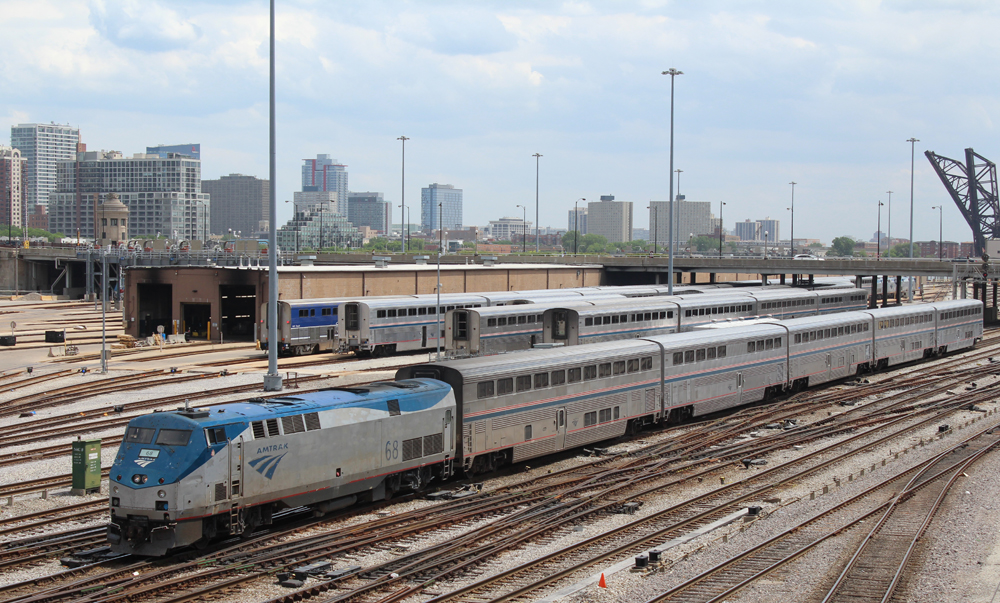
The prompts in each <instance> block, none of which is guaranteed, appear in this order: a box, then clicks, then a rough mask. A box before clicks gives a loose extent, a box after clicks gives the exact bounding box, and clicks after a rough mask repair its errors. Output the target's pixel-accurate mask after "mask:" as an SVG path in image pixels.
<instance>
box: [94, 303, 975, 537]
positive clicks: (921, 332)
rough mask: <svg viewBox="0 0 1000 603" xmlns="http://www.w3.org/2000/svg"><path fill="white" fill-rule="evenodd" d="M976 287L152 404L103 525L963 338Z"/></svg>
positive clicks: (486, 454) (382, 489) (482, 465)
mask: <svg viewBox="0 0 1000 603" xmlns="http://www.w3.org/2000/svg"><path fill="white" fill-rule="evenodd" d="M982 312H983V305H982V303H980V302H979V301H976V300H957V301H950V302H943V303H935V304H917V305H912V306H906V307H893V308H884V309H875V310H865V311H859V312H842V313H837V314H828V315H819V316H809V317H804V318H795V319H791V320H786V321H776V322H774V323H772V324H755V325H738V326H733V327H731V328H719V329H711V330H702V331H691V332H686V333H674V334H670V335H658V336H651V337H644V338H641V339H633V340H626V341H613V342H603V343H595V344H592V345H586V346H571V347H561V348H554V349H550V350H529V351H525V352H521V353H518V354H506V355H500V356H491V357H485V358H470V359H462V360H451V361H442V362H436V363H428V364H423V365H416V366H411V367H406V368H402V369H400V370H399V371H397V373H396V381H394V382H385V383H373V384H371V385H368V386H364V387H356V388H335V389H329V390H323V391H320V392H315V393H310V394H301V395H288V396H282V397H277V398H270V399H258V400H254V401H251V402H247V403H235V404H223V405H217V406H211V407H207V408H198V409H178V410H177V411H172V412H155V413H152V414H149V415H145V416H142V417H137V418H135V419H132V421H130V422H129V426H128V429H127V432H126V436H125V439H124V441H123V442H122V445H121V447H120V449H119V451H118V455H117V457H116V458H115V462H114V465H113V467H112V469H111V477H110V482H111V492H110V496H111V509H110V510H111V523H110V524H109V526H108V540H109V542H110V544H111V547H112V550H114V551H116V552H120V553H137V554H142V555H163V554H165V553H166V552H167V551H168V550H169V549H171V548H175V547H181V546H187V545H192V544H193V545H196V546H198V545H201V544H205V543H207V542H209V541H210V540H211V539H212V538H213V537H214V536H217V535H237V534H249V533H250V532H251V531H252V530H253V528H254V527H255V526H257V525H261V524H267V523H269V522H270V521H271V519H272V516H273V514H274V512H275V510H278V509H282V508H288V507H298V506H303V505H307V506H310V507H312V508H313V509H314V510H315V511H316V512H317V513H324V512H327V511H331V510H334V509H338V508H341V507H344V506H347V505H351V504H354V503H355V502H358V501H368V500H378V499H385V498H388V497H390V496H391V495H392V494H393V493H394V492H397V491H400V490H419V489H421V488H422V487H423V486H424V485H426V484H427V483H429V482H432V481H435V480H442V479H445V478H448V477H450V476H451V475H452V474H453V473H455V472H459V471H464V472H465V473H466V474H473V473H477V472H481V471H489V470H492V469H495V468H496V467H499V466H501V465H503V464H505V463H510V462H517V461H522V460H526V459H530V458H534V457H539V456H544V455H547V454H550V453H552V452H556V451H559V450H564V449H568V448H574V447H577V446H581V445H585V444H588V443H591V442H596V441H600V440H604V439H607V438H611V437H615V436H620V435H622V434H624V433H625V432H626V431H629V430H632V431H635V430H638V429H640V428H641V427H642V426H643V425H646V424H651V423H656V422H664V421H667V422H671V421H679V420H683V419H685V418H688V417H691V416H697V415H702V414H706V413H711V412H715V411H718V410H723V409H726V408H730V407H734V406H739V405H742V404H747V403H750V402H754V401H757V400H761V399H764V398H766V397H768V396H769V395H772V394H778V393H780V392H783V391H788V390H791V389H800V388H803V387H809V386H813V385H816V384H819V383H825V382H828V381H831V380H835V379H842V378H844V377H848V376H850V375H853V374H856V373H858V372H862V371H867V370H876V369H879V368H884V367H887V366H892V365H896V364H899V363H903V362H908V361H914V360H920V359H922V358H926V357H930V356H934V355H938V354H942V353H947V352H953V351H956V350H963V349H968V348H970V347H972V346H973V345H974V344H975V342H976V341H978V340H979V339H980V338H982V329H983V327H982V320H983V315H982Z"/></svg>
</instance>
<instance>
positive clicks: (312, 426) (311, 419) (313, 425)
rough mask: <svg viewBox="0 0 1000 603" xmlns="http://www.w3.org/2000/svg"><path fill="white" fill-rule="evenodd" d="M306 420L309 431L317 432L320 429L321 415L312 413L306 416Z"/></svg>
mask: <svg viewBox="0 0 1000 603" xmlns="http://www.w3.org/2000/svg"><path fill="white" fill-rule="evenodd" d="M304 416H305V418H306V429H307V430H308V431H316V430H317V429H319V428H320V425H319V413H315V412H311V413H309V414H306V415H304Z"/></svg>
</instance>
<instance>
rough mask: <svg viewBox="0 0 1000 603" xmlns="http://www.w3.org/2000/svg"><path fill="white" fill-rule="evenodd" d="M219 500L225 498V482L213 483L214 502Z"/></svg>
mask: <svg viewBox="0 0 1000 603" xmlns="http://www.w3.org/2000/svg"><path fill="white" fill-rule="evenodd" d="M220 500H226V484H225V483H224V482H220V483H218V484H215V502H219V501H220Z"/></svg>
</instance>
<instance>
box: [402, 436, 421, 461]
mask: <svg viewBox="0 0 1000 603" xmlns="http://www.w3.org/2000/svg"><path fill="white" fill-rule="evenodd" d="M423 455H424V454H423V445H422V440H421V438H413V439H412V440H403V460H404V461H412V460H413V459H419V458H420V457H422V456H423Z"/></svg>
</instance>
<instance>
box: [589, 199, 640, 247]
mask: <svg viewBox="0 0 1000 603" xmlns="http://www.w3.org/2000/svg"><path fill="white" fill-rule="evenodd" d="M587 233H588V234H596V235H601V236H603V237H604V238H606V239H607V240H608V243H625V242H628V241H631V240H632V202H631V201H615V196H614V195H601V200H600V201H599V202H597V203H587Z"/></svg>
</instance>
